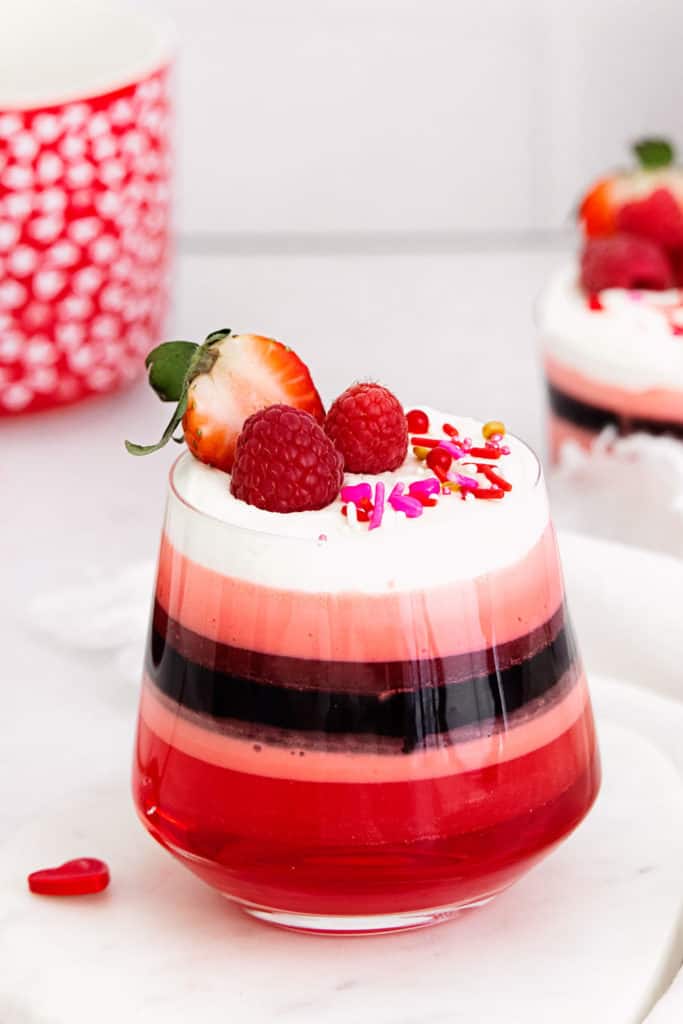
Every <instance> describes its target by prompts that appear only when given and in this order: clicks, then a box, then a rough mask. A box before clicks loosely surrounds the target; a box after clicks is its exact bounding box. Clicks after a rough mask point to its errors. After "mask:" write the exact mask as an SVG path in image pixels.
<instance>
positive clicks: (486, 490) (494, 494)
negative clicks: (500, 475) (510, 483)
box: [472, 487, 505, 499]
mask: <svg viewBox="0 0 683 1024" xmlns="http://www.w3.org/2000/svg"><path fill="white" fill-rule="evenodd" d="M472 494H473V495H474V497H475V498H480V499H481V498H484V499H486V498H488V499H494V498H504V497H505V491H501V489H500V488H499V487H478V488H477V490H476V491H472Z"/></svg>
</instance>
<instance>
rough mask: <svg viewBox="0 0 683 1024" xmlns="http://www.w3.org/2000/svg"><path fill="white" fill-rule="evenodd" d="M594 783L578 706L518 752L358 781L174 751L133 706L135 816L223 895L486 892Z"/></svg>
mask: <svg viewBox="0 0 683 1024" xmlns="http://www.w3.org/2000/svg"><path fill="white" fill-rule="evenodd" d="M405 756H408V757H410V756H412V755H405ZM598 785H599V767H598V759H597V752H596V744H595V734H594V728H593V721H592V716H591V712H590V707H589V706H588V705H586V707H585V710H584V712H583V713H582V714H581V715H580V717H579V718H578V719H577V720H576V721H575V722H574V724H573V725H572V726H571V727H570V728H569V729H567V730H566V731H565V732H564V733H562V734H561V735H559V736H557V737H556V738H555V739H554V740H552V741H551V742H549V743H547V744H546V745H545V746H542V747H540V748H538V749H536V750H533V751H531V752H529V753H528V754H526V755H525V756H522V757H518V758H515V759H513V760H508V761H505V762H502V763H497V764H494V765H489V766H487V767H484V768H481V769H479V770H473V771H468V772H461V773H458V774H454V775H451V776H440V777H436V778H425V779H417V780H416V779H413V780H410V781H405V782H371V783H339V782H314V781H302V780H299V779H286V778H272V777H267V776H259V775H254V774H250V773H245V772H240V771H233V770H230V769H227V768H223V767H219V766H216V765H213V764H210V763H208V762H206V761H202V760H198V759H197V758H195V757H191V756H189V755H188V754H186V753H183V752H181V751H179V750H177V749H176V748H174V747H173V746H171V745H169V744H168V743H166V742H164V741H163V740H161V739H160V738H159V737H158V736H157V735H156V733H154V732H153V731H152V730H151V729H150V728H149V727H148V725H147V724H146V722H145V720H144V718H141V720H140V725H139V734H138V748H137V758H136V768H135V779H134V790H135V799H136V803H137V806H138V810H139V812H140V815H141V817H142V819H143V821H144V822H145V824H146V826H147V828H148V829H149V830H150V832H151V833H152V834H153V835H154V836H155V837H156V838H157V839H158V840H159V841H160V842H161V843H163V844H164V845H165V846H167V847H168V848H169V849H170V850H171V851H172V852H173V853H174V854H175V855H176V856H178V857H179V858H180V859H182V860H183V861H184V862H185V863H186V864H187V866H188V867H190V868H191V869H192V870H193V871H195V872H196V873H197V874H198V875H200V877H202V878H204V880H205V881H208V882H209V883H210V884H212V885H214V886H216V887H217V888H219V889H221V890H222V891H224V892H226V893H228V894H229V895H231V896H233V897H235V898H237V899H241V900H244V901H249V902H253V903H258V904H260V905H265V906H270V907H274V908H277V909H284V910H290V911H297V912H302V913H318V914H321V913H327V914H368V913H389V912H398V911H401V910H404V911H405V910H410V909H420V908H426V907H437V906H445V905H449V904H457V903H464V902H467V901H468V900H470V899H476V898H481V897H483V896H484V895H488V894H491V893H493V892H495V891H497V890H498V889H500V888H502V887H504V885H506V884H508V883H509V882H510V881H512V880H513V879H514V878H515V877H516V876H517V875H518V874H521V872H522V871H523V870H526V868H527V867H529V866H530V864H531V863H533V861H534V860H536V859H537V858H538V857H539V856H540V855H541V853H542V852H543V851H544V850H546V849H547V848H548V847H550V846H552V845H553V844H554V843H555V842H557V841H558V840H559V839H560V838H561V837H562V836H563V835H565V834H566V833H567V832H569V831H570V830H571V829H572V828H573V827H574V826H575V825H576V824H577V823H578V822H579V821H580V820H581V818H582V817H583V816H584V814H585V813H586V811H587V810H588V808H589V807H590V805H591V803H592V801H593V799H594V798H595V795H596V793H597V789H598Z"/></svg>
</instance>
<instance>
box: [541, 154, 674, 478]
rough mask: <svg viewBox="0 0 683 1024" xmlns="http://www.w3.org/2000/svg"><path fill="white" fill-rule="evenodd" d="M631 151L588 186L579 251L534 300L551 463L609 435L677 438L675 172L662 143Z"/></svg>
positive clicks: (672, 158)
mask: <svg viewBox="0 0 683 1024" xmlns="http://www.w3.org/2000/svg"><path fill="white" fill-rule="evenodd" d="M634 151H635V156H636V159H637V166H636V167H634V168H633V169H631V170H627V171H623V172H619V173H615V174H613V175H611V176H609V177H606V178H603V179H601V180H600V181H598V182H597V183H596V184H595V185H594V186H593V187H592V188H591V189H590V190H589V192H588V194H587V195H586V197H585V198H584V200H583V202H582V204H581V207H580V211H579V219H580V224H581V228H582V234H583V242H582V249H581V253H580V256H579V257H578V258H577V259H576V260H573V261H572V263H571V264H570V265H568V266H566V267H563V268H561V269H559V270H558V271H557V273H556V274H555V276H554V277H553V278H552V280H551V281H550V282H549V284H548V287H547V288H546V289H545V291H544V293H543V294H542V296H541V298H540V302H539V306H538V323H539V328H540V333H541V340H542V346H543V358H544V365H545V372H546V378H547V383H548V395H549V407H550V408H549V415H550V422H549V426H550V446H551V454H552V456H553V457H554V458H555V460H557V459H558V458H559V455H560V453H561V451H562V448H563V446H564V445H565V443H567V442H574V443H576V444H578V445H580V446H581V447H582V448H585V449H590V447H591V446H592V444H593V442H594V440H595V438H596V437H597V436H598V435H599V434H601V433H602V432H603V431H604V430H605V429H606V428H608V430H609V431H610V432H611V433H612V434H613V435H614V436H618V435H625V434H632V433H636V432H645V433H648V434H654V435H668V436H671V437H675V438H683V291H682V290H681V286H682V285H683V169H682V168H680V167H679V166H677V165H676V164H675V161H674V153H673V149H672V147H671V145H670V144H669V143H668V142H666V141H664V140H660V139H650V140H644V141H643V142H640V143H638V144H637V145H636V146H635V147H634Z"/></svg>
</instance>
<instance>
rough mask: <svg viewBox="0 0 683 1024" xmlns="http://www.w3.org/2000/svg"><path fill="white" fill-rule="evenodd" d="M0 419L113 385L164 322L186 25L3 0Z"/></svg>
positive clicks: (96, 8)
mask: <svg viewBox="0 0 683 1024" xmlns="http://www.w3.org/2000/svg"><path fill="white" fill-rule="evenodd" d="M2 15H3V16H2V30H1V31H0V69H1V72H0V416H11V415H16V414H23V413H28V412H38V411H41V410H43V409H48V408H51V407H53V406H59V405H65V404H68V403H71V402H75V401H78V400H80V399H81V398H86V397H88V396H91V395H97V394H103V393H104V392H108V391H113V390H115V389H117V388H119V387H121V386H122V385H125V384H126V383H128V382H129V381H131V380H133V379H134V378H137V377H139V376H140V374H141V372H142V368H143V360H142V358H141V356H142V355H143V354H144V353H146V352H148V351H149V350H150V348H152V347H153V346H154V345H155V344H157V342H158V341H159V338H160V337H161V335H162V333H163V320H164V315H165V309H166V301H167V277H168V263H169V249H170V243H169V227H170V225H169V219H170V202H169V179H170V167H169V163H170V106H169V95H168V93H169V88H168V79H169V66H170V61H171V52H172V45H171V34H170V33H169V31H168V30H167V29H166V28H165V27H164V26H161V25H158V24H157V23H156V21H153V20H150V19H148V18H147V17H145V16H144V15H143V14H142V13H141V12H139V11H138V12H136V11H134V10H131V9H126V7H125V5H122V4H121V3H114V2H107V0H30V2H29V3H9V4H5V5H3V12H2Z"/></svg>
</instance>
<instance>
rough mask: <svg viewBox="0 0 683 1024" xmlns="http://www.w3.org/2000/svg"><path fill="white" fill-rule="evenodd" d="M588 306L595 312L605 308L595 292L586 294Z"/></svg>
mask: <svg viewBox="0 0 683 1024" xmlns="http://www.w3.org/2000/svg"><path fill="white" fill-rule="evenodd" d="M588 308H589V309H592V310H594V311H595V312H596V313H600V312H602V310H603V309H604V308H605V307H604V306H603V304H602V302H601V301H600V296H599V295H597V294H595V292H593V294H591V295H589V296H588Z"/></svg>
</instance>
